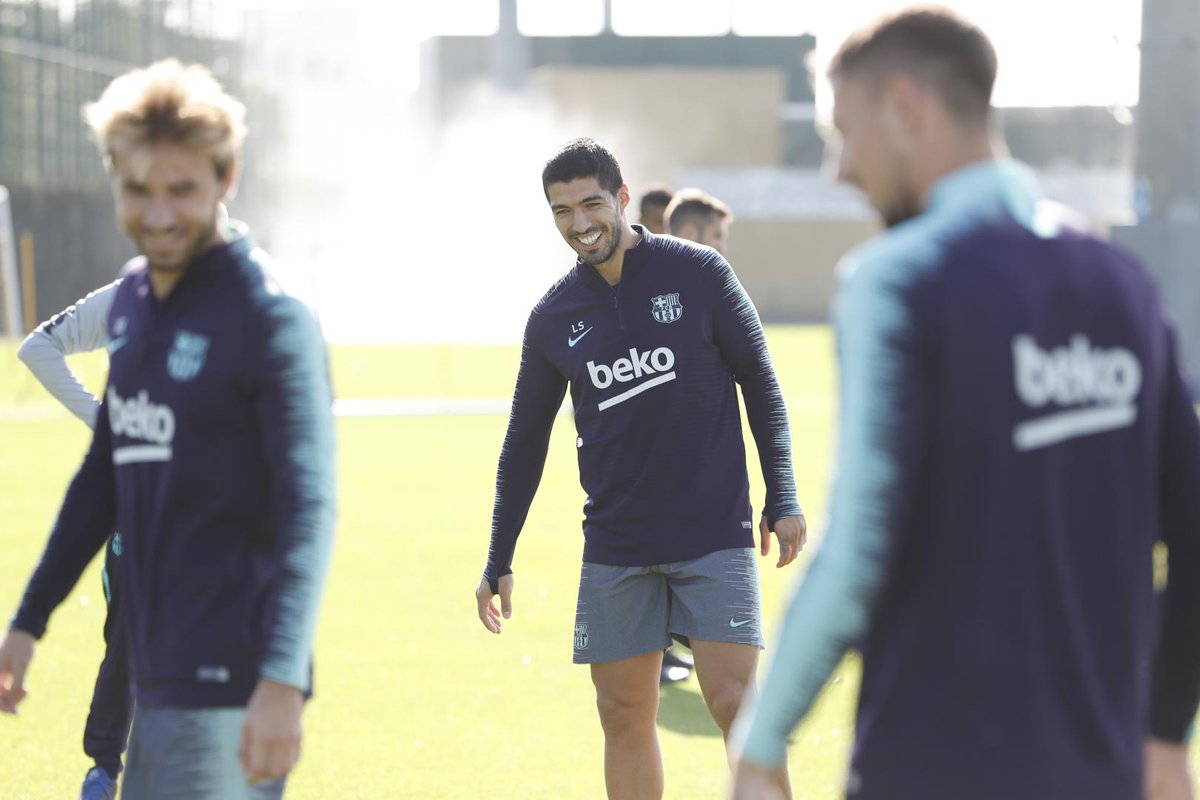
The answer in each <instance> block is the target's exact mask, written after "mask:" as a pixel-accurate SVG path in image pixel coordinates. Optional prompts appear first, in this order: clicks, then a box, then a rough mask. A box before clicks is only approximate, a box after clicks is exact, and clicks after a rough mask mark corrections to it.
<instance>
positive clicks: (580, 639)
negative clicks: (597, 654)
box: [575, 622, 588, 650]
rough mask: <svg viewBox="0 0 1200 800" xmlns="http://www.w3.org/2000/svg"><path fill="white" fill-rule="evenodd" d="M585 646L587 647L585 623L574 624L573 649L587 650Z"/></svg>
mask: <svg viewBox="0 0 1200 800" xmlns="http://www.w3.org/2000/svg"><path fill="white" fill-rule="evenodd" d="M587 646H588V633H587V623H586V622H577V623H575V649H576V650H587Z"/></svg>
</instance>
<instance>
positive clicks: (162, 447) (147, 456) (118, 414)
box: [106, 386, 175, 466]
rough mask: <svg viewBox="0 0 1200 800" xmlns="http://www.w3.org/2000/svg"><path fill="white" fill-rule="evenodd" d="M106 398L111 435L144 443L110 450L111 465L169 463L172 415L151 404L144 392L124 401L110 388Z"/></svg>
mask: <svg viewBox="0 0 1200 800" xmlns="http://www.w3.org/2000/svg"><path fill="white" fill-rule="evenodd" d="M106 399H107V401H108V424H109V427H110V428H112V432H113V435H114V436H124V437H126V438H128V439H137V440H140V441H142V442H145V443H146V444H136V445H126V446H123V447H117V448H114V449H113V463H114V464H116V465H118V466H119V465H121V464H134V463H139V462H146V461H170V460H171V443H172V442H173V441H174V440H175V413H174V412H173V411H171V409H170V408H168V407H167V406H164V405H159V404H157V403H151V402H150V395H149V393H148V392H147V391H146V390H145V389H143V390H142V391H140V392H138V394H137V397H131V398H129V399H128V400H126V399H125V398H123V397H121V395H119V394H117V391H116V389H113V388H112V387H111V386H110V387H109V389H108V394H107V395H106Z"/></svg>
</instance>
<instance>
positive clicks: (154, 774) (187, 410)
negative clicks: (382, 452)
mask: <svg viewBox="0 0 1200 800" xmlns="http://www.w3.org/2000/svg"><path fill="white" fill-rule="evenodd" d="M86 114H87V120H88V123H89V125H90V126H91V128H92V131H93V133H94V134H95V136H96V139H97V141H98V144H99V146H100V149H101V152H102V154H103V157H104V160H105V164H106V166H107V168H108V170H109V173H110V176H111V178H112V186H113V193H114V196H115V199H116V206H117V216H118V219H119V221H120V224H121V226H122V228H123V229H124V230H125V232H126V233H127V234H128V235H129V237H130V239H132V241H133V243H134V244H135V245H136V247H137V249H138V250H139V252H140V253H141V255H140V256H139V257H138V258H137V259H135V260H134V262H133V263H132V264H131V266H130V268H129V269H128V270H127V275H126V277H125V279H124V280H123V281H122V282H121V283H120V286H119V288H118V289H117V293H116V296H115V297H114V298H113V305H112V309H111V311H110V312H109V315H108V334H109V343H108V352H109V358H110V369H109V378H108V385H107V388H106V390H105V393H104V396H103V399H102V401H101V405H100V409H99V414H98V416H97V419H96V428H95V435H94V438H93V440H92V445H91V447H90V449H89V450H88V453H87V455H86V456H85V458H84V462H83V465H82V466H81V467H80V469H79V473H78V474H77V475H76V476H75V479H74V481H73V482H72V484H71V487H70V489H69V490H68V492H67V496H66V499H65V501H64V503H63V507H62V511H61V512H60V513H59V516H58V520H57V522H56V523H55V525H54V530H53V532H52V533H51V536H50V540H49V542H48V543H47V546H46V549H45V552H44V553H43V555H42V558H41V562H40V563H39V564H38V567H37V569H36V571H35V572H34V574H33V576H32V578H31V579H30V581H29V584H28V586H27V587H26V590H25V595H24V597H23V599H22V601H21V604H20V607H19V609H18V611H17V613H16V616H15V617H14V618H13V620H12V623H11V627H10V630H9V632H8V635H7V636H6V637H5V639H4V641H3V643H2V644H0V710H3V711H6V712H9V713H15V711H16V708H17V705H18V703H20V701H21V700H22V698H23V697H24V696H25V693H26V692H25V688H24V682H25V676H26V673H27V670H28V667H29V663H30V661H31V659H32V656H33V650H34V641H35V640H36V639H37V638H40V637H41V636H42V635H43V633H44V632H45V630H46V625H47V621H48V618H49V616H50V614H51V612H52V611H53V610H54V608H55V607H56V606H57V605H58V604H59V603H61V602H62V600H63V599H64V598H65V597H66V595H67V594H68V593H69V592H70V590H71V588H72V587H73V586H74V584H75V583H76V581H77V580H78V578H79V575H80V573H81V572H82V571H83V569H84V567H85V566H86V565H87V563H88V561H89V560H90V559H91V558H92V556H94V555H95V554H96V552H97V551H98V550H99V549H100V548H101V546H103V544H104V541H105V539H106V538H107V536H108V534H109V533H110V532H111V531H112V530H119V531H120V532H121V536H122V542H123V549H124V553H123V555H122V560H123V562H124V563H123V564H122V568H121V574H120V576H119V580H120V583H121V590H122V591H123V593H124V595H125V599H124V602H125V605H124V609H123V621H124V622H125V624H126V626H127V630H126V634H127V637H128V649H129V656H130V661H131V666H132V673H133V690H134V698H135V701H136V703H137V706H138V711H137V714H136V716H135V719H134V723H133V730H132V732H131V734H130V744H129V754H128V763H127V765H126V769H125V779H124V783H125V785H124V788H123V792H122V797H124V798H127V799H128V800H141V799H142V798H166V797H169V798H186V800H218V799H220V800H231V799H232V800H237V799H239V798H253V799H254V800H260V799H261V798H278V797H281V796H282V794H283V787H284V781H285V778H286V775H287V773H288V771H289V770H290V769H291V767H292V766H293V765H294V764H295V762H296V760H297V758H298V757H299V750H300V716H301V712H302V709H303V705H304V699H305V697H306V696H308V695H309V694H310V692H311V671H312V662H311V650H312V642H313V636H314V631H315V627H316V615H317V608H318V605H319V601H320V594H321V590H322V587H323V584H324V579H325V573H326V570H327V566H328V560H329V554H330V549H331V545H332V539H333V517H334V508H333V506H334V498H333V495H334V482H333V472H332V464H333V420H332V414H331V408H330V406H331V394H330V387H329V381H328V368H327V363H326V358H325V347H324V342H323V340H322V337H321V333H320V330H319V328H318V326H317V323H316V320H315V319H314V318H313V316H312V314H311V312H310V311H309V310H308V309H307V307H306V306H305V305H304V304H303V303H301V302H299V301H298V300H296V299H295V298H292V297H290V296H289V295H287V294H285V293H283V292H282V291H281V290H280V289H279V288H278V286H277V285H276V283H275V282H274V280H273V279H272V278H271V276H270V274H269V272H268V269H267V264H266V255H265V254H264V253H263V252H262V251H260V250H258V249H256V248H255V247H254V246H253V245H252V244H251V243H250V240H249V238H248V235H247V233H246V231H245V229H244V228H243V227H241V226H239V225H237V224H233V223H227V222H224V221H223V220H222V216H221V210H220V209H221V202H222V200H223V199H224V198H226V197H227V196H228V195H229V194H230V193H231V191H232V189H233V187H234V184H235V181H236V177H237V171H238V158H239V154H240V152H241V143H242V139H243V137H244V135H245V126H244V124H243V121H242V120H243V115H244V109H243V107H242V105H241V104H240V103H239V102H238V101H237V100H235V99H234V98H232V97H230V96H229V95H228V94H226V93H225V92H224V91H223V90H222V89H221V87H220V85H219V84H218V83H217V82H216V81H215V80H214V79H213V78H212V75H211V74H210V73H209V72H208V71H207V70H205V69H204V68H202V67H198V66H191V67H185V66H183V65H181V64H179V63H178V62H176V61H163V62H159V63H156V64H153V65H151V66H150V67H149V68H147V69H144V70H135V71H133V72H130V73H128V74H126V75H124V76H122V77H120V78H118V79H116V80H115V81H114V82H113V83H112V84H111V85H110V86H109V87H108V89H106V90H105V92H104V94H103V95H102V96H101V98H100V100H99V101H97V102H96V103H93V104H91V105H89V106H88V107H87V109H86Z"/></svg>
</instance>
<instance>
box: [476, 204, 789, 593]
mask: <svg viewBox="0 0 1200 800" xmlns="http://www.w3.org/2000/svg"><path fill="white" fill-rule="evenodd" d="M635 228H636V229H637V230H638V232H639V233H640V234H641V236H642V241H641V242H640V243H638V244H637V245H636V246H634V247H633V248H631V249H630V250H628V251H626V253H625V261H624V266H623V268H622V274H621V282H620V285H619V286H617V287H613V286H610V285H609V284H608V283H607V282H606V281H605V280H604V278H603V277H602V276H601V275H600V273H599V272H597V271H596V269H595V268H594V267H592V266H590V265H588V264H585V263H583V262H582V261H580V262H578V263H576V265H575V268H574V269H572V270H571V271H570V272H569V273H567V275H566V276H564V277H563V278H562V279H560V280H559V281H558V283H557V284H555V285H554V286H553V287H552V288H551V289H550V291H549V292H547V293H546V295H545V296H544V297H543V298H542V299H541V301H540V302H538V303H537V305H536V306H535V307H534V309H533V312H532V313H531V314H530V316H529V322H528V324H527V325H526V328H525V339H524V346H523V348H522V351H521V366H520V371H519V373H518V376H517V387H516V393H515V396H514V398H513V407H512V412H511V416H510V418H509V422H508V432H507V435H506V436H505V438H504V447H503V449H502V451H501V453H500V466H499V470H498V474H497V478H496V500H495V508H494V512H493V516H492V540H491V549H490V551H489V554H488V564H487V568H486V570H485V574H486V575H487V576H488V577H492V578H494V577H496V576H499V575H503V574H507V573H508V572H510V571H511V569H510V564H511V562H512V556H513V549H514V547H515V546H516V541H517V536H518V534H519V533H520V531H521V526H522V525H523V524H524V522H525V517H526V514H527V513H528V511H529V506H530V503H531V502H532V501H533V496H534V493H535V492H536V490H537V486H538V482H539V481H540V480H541V475H542V468H543V466H544V463H545V457H546V449H547V447H548V444H549V438H550V430H551V428H552V426H553V424H554V418H555V415H556V414H557V412H558V409H559V406H560V405H561V404H562V400H563V396H564V394H565V392H566V390H567V387H568V385H569V386H570V390H571V403H572V405H573V406H574V409H575V426H576V430H577V432H578V438H577V439H576V448H577V450H578V457H579V480H580V483H581V484H582V486H583V488H584V491H586V492H587V501H586V502H585V503H584V507H583V512H584V521H583V531H584V537H585V544H584V552H583V558H584V560H585V561H588V562H592V563H598V564H609V565H615V566H644V565H650V564H664V563H670V562H674V561H682V560H687V559H692V558H698V557H699V556H702V555H705V554H707V553H711V552H714V551H717V550H722V549H728V548H734V547H750V546H753V538H752V532H753V529H754V528H756V527H757V521H756V519H755V518H754V516H753V514H752V512H751V507H750V500H749V483H748V478H747V474H746V451H745V446H744V444H743V441H742V426H741V418H740V414H739V409H738V399H737V393H736V386H737V385H739V384H740V385H741V387H742V396H743V397H744V398H745V402H746V415H747V417H748V419H749V422H750V428H751V431H752V433H753V435H754V439H755V443H756V444H757V446H758V451H759V457H760V460H761V464H762V471H763V476H764V478H765V480H766V487H767V490H766V493H767V496H766V504H765V510H764V513H765V514H766V515H767V516H768V518H769V519H770V520H771V521H772V523H773V521H774V520H775V519H778V518H780V517H784V516H790V515H794V514H799V513H801V510H800V505H799V503H798V502H797V500H796V488H795V481H794V478H793V475H792V459H791V435H790V433H789V430H788V418H787V410H786V409H785V408H784V404H783V396H782V394H781V393H780V391H779V384H778V382H777V380H776V378H775V370H774V367H773V366H772V364H771V357H770V354H769V353H768V352H767V344H766V338H765V337H764V335H763V331H762V325H761V324H760V322H759V319H758V313H757V311H755V309H754V305H753V303H751V301H750V298H749V297H747V295H746V293H745V291H744V290H743V289H742V286H741V284H740V283H739V282H738V280H737V277H736V276H735V275H734V273H733V270H732V269H731V268H730V266H729V264H728V262H726V261H725V259H724V258H722V257H721V255H720V254H718V253H717V252H716V251H715V250H713V249H711V248H708V247H702V246H700V245H696V244H693V243H691V242H687V241H684V240H681V239H676V238H674V237H671V236H655V235H654V234H651V233H649V232H648V231H646V230H645V229H644V228H642V227H641V226H635Z"/></svg>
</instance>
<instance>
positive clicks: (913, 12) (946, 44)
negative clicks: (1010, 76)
mask: <svg viewBox="0 0 1200 800" xmlns="http://www.w3.org/2000/svg"><path fill="white" fill-rule="evenodd" d="M895 72H908V73H910V74H912V75H914V76H916V77H918V78H920V79H922V80H923V81H925V82H926V83H927V84H928V85H929V86H930V87H931V88H932V89H933V90H934V91H935V92H937V94H938V96H939V97H941V99H942V102H943V103H944V104H945V105H946V108H947V110H949V111H950V112H951V113H952V114H953V115H955V116H956V117H957V118H958V119H960V120H962V121H970V122H982V121H986V120H987V117H988V109H989V106H990V104H991V99H992V86H993V85H994V84H995V82H996V51H995V49H994V48H993V47H992V43H991V42H990V41H989V40H988V37H987V35H986V34H985V33H984V32H983V31H982V30H980V29H979V28H978V27H977V26H975V25H974V24H972V23H970V22H968V21H967V20H965V19H963V18H962V17H960V16H958V15H957V14H955V13H954V12H953V11H951V10H949V9H947V8H942V7H938V6H915V7H912V8H908V9H905V10H903V11H898V12H896V13H895V14H889V15H887V16H884V17H881V18H880V19H878V20H876V21H875V22H873V23H871V24H870V25H867V26H866V27H864V28H860V29H859V30H858V31H856V32H854V33H853V34H851V35H850V38H848V39H847V40H846V41H845V42H844V43H843V44H842V46H841V47H840V48H839V49H838V52H837V54H836V55H834V57H833V60H832V61H831V62H830V65H829V72H828V74H829V78H830V80H832V81H833V82H835V83H836V82H837V81H839V80H841V79H843V78H849V77H856V76H867V77H871V78H876V79H879V78H883V77H886V76H887V75H889V74H892V73H895Z"/></svg>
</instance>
